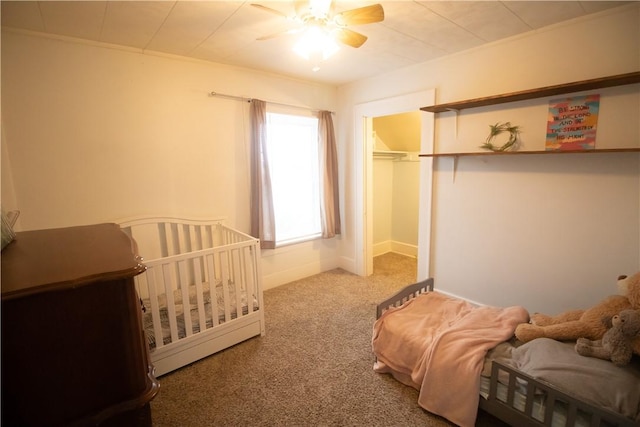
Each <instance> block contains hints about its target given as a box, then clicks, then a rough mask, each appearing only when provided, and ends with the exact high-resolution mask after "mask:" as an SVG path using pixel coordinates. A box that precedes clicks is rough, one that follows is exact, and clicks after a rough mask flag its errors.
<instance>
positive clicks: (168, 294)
mask: <svg viewBox="0 0 640 427" xmlns="http://www.w3.org/2000/svg"><path fill="white" fill-rule="evenodd" d="M174 266H175V264H163V265H162V273H163V279H164V294H165V298H166V299H167V313H168V314H169V330H170V331H171V342H175V341H177V340H178V322H177V316H176V303H175V299H174V298H173V289H175V281H174V277H175V269H174V268H173V267H174Z"/></svg>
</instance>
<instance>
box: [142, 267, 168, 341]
mask: <svg viewBox="0 0 640 427" xmlns="http://www.w3.org/2000/svg"><path fill="white" fill-rule="evenodd" d="M155 273H156V269H155V268H153V267H150V268H148V269H147V272H146V273H145V274H146V276H147V292H149V301H151V320H152V321H153V337H154V338H155V342H156V348H159V347H162V346H163V345H164V336H163V333H162V321H161V319H160V304H158V292H157V291H156V289H157V288H156V280H155V279H156V277H155Z"/></svg>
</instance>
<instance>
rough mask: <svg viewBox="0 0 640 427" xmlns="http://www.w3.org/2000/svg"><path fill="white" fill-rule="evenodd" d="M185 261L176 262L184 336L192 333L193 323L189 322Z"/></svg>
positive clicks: (189, 310) (189, 309)
mask: <svg viewBox="0 0 640 427" xmlns="http://www.w3.org/2000/svg"><path fill="white" fill-rule="evenodd" d="M186 264H187V261H182V262H181V263H180V262H179V263H177V267H178V272H179V275H180V276H179V277H180V282H179V284H178V286H179V288H180V293H181V294H182V315H183V316H184V319H183V321H184V329H185V331H184V332H185V336H191V335H193V323H192V322H191V301H190V298H189V281H188V279H187V268H188V267H189V266H187V265H186Z"/></svg>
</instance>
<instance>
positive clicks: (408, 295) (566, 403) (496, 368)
mask: <svg viewBox="0 0 640 427" xmlns="http://www.w3.org/2000/svg"><path fill="white" fill-rule="evenodd" d="M433 289H434V281H433V278H429V279H426V280H423V281H421V282H418V283H414V284H412V285H409V286H407V287H405V288H404V289H401V290H400V291H398V292H396V293H395V294H393V295H392V296H391V297H389V298H387V299H385V300H384V301H382V302H381V303H380V304H378V305H377V307H376V319H378V318H380V316H381V315H382V313H384V312H385V311H386V310H388V309H390V308H393V307H399V306H401V305H402V304H404V303H405V302H407V301H409V300H410V299H412V298H415V297H417V296H418V295H420V294H423V293H426V292H432V291H433ZM499 376H500V378H501V379H503V378H504V377H505V376H506V377H507V378H508V385H504V386H502V384H501V383H500V382H499V381H498V378H499ZM502 382H504V379H503V381H502ZM523 383H526V396H524V398H525V399H526V400H525V405H524V408H523V409H518V408H517V407H516V406H515V403H514V402H515V397H516V394H517V393H519V391H518V390H519V389H520V388H519V387H517V386H518V384H523ZM499 387H505V388H506V390H503V394H502V395H501V396H502V397H499V393H498V388H499ZM536 393H542V394H543V396H544V405H543V407H542V413H541V414H539V415H537V416H536V415H534V401H535V396H534V394H536ZM504 396H506V397H504ZM561 405H562V407H563V408H564V410H565V411H566V424H563V425H565V426H566V427H578V426H580V425H584V424H578V414H579V415H580V419H582V420H585V419H589V421H588V424H587V425H589V426H590V427H638V424H637V423H636V422H634V421H633V420H631V419H629V418H626V417H624V416H622V415H620V414H616V413H614V412H612V411H609V410H606V409H603V408H599V407H596V406H594V405H591V404H589V403H586V402H584V401H582V400H580V399H579V398H577V397H574V396H572V395H570V394H567V393H565V392H563V391H560V390H558V389H557V388H556V387H555V386H553V385H552V384H549V383H547V382H544V381H541V380H537V379H535V378H533V377H531V376H529V375H527V374H525V373H524V372H520V371H518V370H517V369H514V368H511V367H509V366H506V365H504V364H501V363H500V362H497V361H493V363H492V367H491V377H490V379H489V395H488V397H487V398H484V397H482V396H481V397H480V403H479V407H480V408H481V409H482V410H484V411H486V412H487V413H489V414H491V415H493V416H495V417H497V418H499V419H500V420H502V421H504V422H505V423H507V424H509V425H512V426H517V427H540V426H547V427H552V426H554V423H553V421H554V412H555V409H556V407H559V406H561Z"/></svg>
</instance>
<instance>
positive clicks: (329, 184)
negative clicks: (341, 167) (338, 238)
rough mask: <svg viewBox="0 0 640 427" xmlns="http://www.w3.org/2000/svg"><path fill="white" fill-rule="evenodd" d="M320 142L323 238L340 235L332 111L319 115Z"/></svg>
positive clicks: (336, 159) (336, 163) (321, 112)
mask: <svg viewBox="0 0 640 427" xmlns="http://www.w3.org/2000/svg"><path fill="white" fill-rule="evenodd" d="M318 140H319V150H320V171H322V172H321V173H322V176H321V178H322V179H321V180H320V204H321V214H320V215H321V221H322V237H323V238H325V239H328V238H331V237H334V236H335V235H336V234H340V203H339V200H340V199H339V198H338V196H339V194H338V154H337V152H336V137H335V133H334V131H333V119H332V118H331V112H330V111H320V113H319V115H318Z"/></svg>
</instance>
